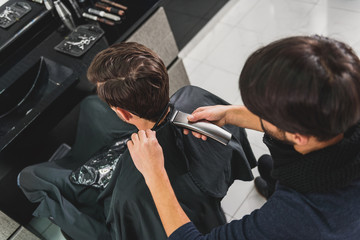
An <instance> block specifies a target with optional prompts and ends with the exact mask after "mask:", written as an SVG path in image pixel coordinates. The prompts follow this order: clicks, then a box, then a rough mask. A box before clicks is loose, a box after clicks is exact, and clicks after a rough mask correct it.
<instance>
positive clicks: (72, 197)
mask: <svg viewBox="0 0 360 240" xmlns="http://www.w3.org/2000/svg"><path fill="white" fill-rule="evenodd" d="M88 78H89V80H90V82H92V83H94V84H96V87H97V93H98V96H99V97H100V99H101V100H103V101H100V100H99V98H98V97H97V96H90V97H88V98H86V99H85V100H84V101H83V102H82V104H81V110H80V117H79V123H78V130H77V136H76V141H75V144H74V146H73V147H72V150H71V152H70V153H69V154H67V155H66V156H65V157H64V158H62V159H59V160H56V161H52V162H45V163H41V164H37V165H34V166H30V167H27V168H25V169H24V170H23V171H22V172H21V173H20V174H19V183H18V184H19V186H20V188H21V189H22V190H23V192H24V194H25V195H26V196H27V198H28V199H29V200H30V201H31V202H39V203H40V204H39V206H38V208H37V209H36V210H35V212H34V215H35V216H41V217H47V218H50V219H51V220H52V221H53V222H54V223H55V224H57V225H58V226H59V227H60V228H61V229H62V231H63V232H65V233H66V234H67V235H69V236H70V237H71V238H73V239H122V240H126V239H127V240H136V239H139V240H147V239H149V240H150V239H156V240H161V239H166V238H167V237H166V234H165V231H164V229H163V227H162V224H161V220H160V217H159V215H158V213H157V210H156V207H155V204H154V202H153V199H152V197H151V194H150V192H149V190H148V188H147V186H146V183H145V180H144V178H143V176H142V175H141V173H140V172H139V171H138V170H137V169H136V167H135V166H134V164H133V161H132V159H131V156H130V154H129V151H128V150H127V147H126V141H127V139H129V138H130V136H131V134H132V133H134V132H137V131H138V130H145V129H149V128H151V129H153V130H154V131H156V133H157V138H158V141H159V143H160V145H161V146H162V148H163V151H164V156H165V168H166V171H167V172H168V175H169V178H170V182H171V185H172V187H173V189H174V191H175V194H176V196H177V198H178V200H179V202H180V204H181V206H182V208H183V210H184V211H185V212H186V213H187V215H188V216H189V218H190V219H191V220H192V222H193V223H194V224H195V226H196V227H197V228H198V229H199V230H200V231H201V232H203V233H207V232H209V231H210V229H212V228H214V227H216V226H219V225H223V224H225V223H226V220H225V216H224V213H223V211H222V209H221V206H220V201H221V199H222V198H223V197H224V196H225V195H226V192H227V190H228V187H229V186H230V185H231V184H232V182H233V181H234V180H235V179H241V180H246V181H250V180H252V179H253V176H252V173H251V167H254V166H255V165H256V161H255V158H254V155H253V153H252V151H251V148H250V146H249V143H248V141H247V138H246V133H245V131H244V129H242V128H239V127H234V126H225V127H224V128H226V129H227V130H228V131H230V132H231V133H232V135H233V139H232V143H235V146H236V147H234V144H231V145H227V146H224V145H222V144H220V143H217V142H215V141H211V140H209V141H206V142H204V141H201V140H199V139H197V138H195V137H192V136H185V135H184V134H183V132H182V129H179V128H177V127H176V126H174V125H172V124H171V122H170V121H169V119H170V118H171V116H172V115H173V114H174V111H175V110H181V111H184V112H192V111H194V110H195V109H196V108H198V107H199V106H203V105H214V104H227V103H226V102H225V101H223V100H222V99H220V98H218V97H216V96H214V95H213V94H211V93H209V92H207V91H205V90H202V89H200V88H197V87H191V86H187V87H185V88H183V89H180V90H179V91H178V92H177V93H175V94H174V96H172V98H171V99H169V79H168V74H167V71H166V67H165V66H164V64H163V62H162V60H161V59H160V58H159V57H158V55H157V54H155V53H154V52H153V51H151V50H150V49H148V48H146V47H144V46H142V45H140V44H137V43H121V44H117V45H114V46H112V47H110V48H108V49H106V50H104V51H102V52H100V53H99V54H98V55H97V56H96V57H95V58H94V60H93V62H92V63H91V65H90V67H89V70H88ZM109 106H110V108H109ZM111 109H112V110H113V111H111ZM96 167H97V169H96Z"/></svg>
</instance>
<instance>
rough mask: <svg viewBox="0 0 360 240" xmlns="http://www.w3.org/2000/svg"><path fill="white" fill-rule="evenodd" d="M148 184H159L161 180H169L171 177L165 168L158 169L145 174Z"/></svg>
mask: <svg viewBox="0 0 360 240" xmlns="http://www.w3.org/2000/svg"><path fill="white" fill-rule="evenodd" d="M144 178H145V182H146V184H147V185H148V186H149V187H150V186H154V185H158V184H159V183H160V182H163V181H168V180H169V177H168V175H167V173H166V170H165V168H162V169H159V170H157V171H152V172H149V173H147V174H146V175H144Z"/></svg>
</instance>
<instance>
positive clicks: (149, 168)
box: [127, 130, 165, 180]
mask: <svg viewBox="0 0 360 240" xmlns="http://www.w3.org/2000/svg"><path fill="white" fill-rule="evenodd" d="M127 146H128V148H129V151H130V155H131V157H132V159H133V162H134V164H135V166H136V168H137V169H138V170H139V171H140V172H141V174H142V175H143V176H144V178H145V180H146V179H148V178H151V176H153V175H154V174H157V173H158V172H161V171H163V170H165V168H164V155H163V151H162V148H161V146H160V144H159V143H158V141H157V139H156V133H155V132H154V131H151V130H146V131H144V130H140V131H139V132H138V133H134V134H132V135H131V140H130V141H128V143H127Z"/></svg>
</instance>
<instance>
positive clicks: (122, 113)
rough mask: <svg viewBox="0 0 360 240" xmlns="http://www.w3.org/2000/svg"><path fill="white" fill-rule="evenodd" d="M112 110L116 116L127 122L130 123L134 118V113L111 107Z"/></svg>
mask: <svg viewBox="0 0 360 240" xmlns="http://www.w3.org/2000/svg"><path fill="white" fill-rule="evenodd" d="M111 109H112V110H113V111H114V112H115V113H116V115H118V116H119V117H120V118H121V119H123V120H125V121H129V120H130V119H131V118H132V117H133V115H132V113H130V112H129V111H126V110H125V109H122V108H119V107H111Z"/></svg>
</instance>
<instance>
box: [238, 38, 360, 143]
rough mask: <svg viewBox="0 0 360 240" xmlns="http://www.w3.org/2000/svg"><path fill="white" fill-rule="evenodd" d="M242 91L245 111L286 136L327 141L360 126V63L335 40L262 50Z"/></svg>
mask: <svg viewBox="0 0 360 240" xmlns="http://www.w3.org/2000/svg"><path fill="white" fill-rule="evenodd" d="M239 87H240V91H241V96H242V98H243V102H244V104H245V106H246V107H247V108H248V109H249V110H250V111H251V112H253V113H254V114H256V115H258V116H259V117H260V118H261V119H263V120H264V121H265V122H268V123H270V124H272V125H273V126H276V127H277V128H278V130H279V131H282V132H283V133H284V132H288V133H299V134H302V135H304V136H314V137H315V138H316V139H318V140H319V141H326V140H329V139H332V138H334V137H336V136H338V135H339V134H342V133H344V132H345V131H346V130H347V129H348V128H350V127H351V126H353V125H354V124H355V123H356V122H358V121H359V120H360V61H359V58H358V57H357V56H356V54H355V53H354V52H353V50H352V49H351V48H350V47H349V46H348V45H346V44H344V43H342V42H339V41H336V40H333V39H329V38H325V37H320V36H298V37H290V38H285V39H281V40H279V41H276V42H273V43H271V44H269V45H267V46H265V47H262V48H260V49H259V50H257V51H255V52H254V53H253V54H252V55H251V56H250V57H249V58H248V60H247V62H246V63H245V66H244V68H243V70H242V73H241V75H240V80H239ZM264 125H265V124H264ZM284 136H285V135H284ZM285 140H286V139H285Z"/></svg>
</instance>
